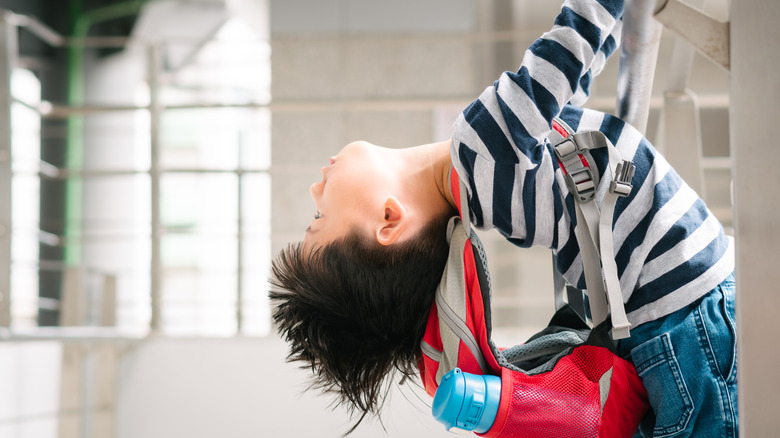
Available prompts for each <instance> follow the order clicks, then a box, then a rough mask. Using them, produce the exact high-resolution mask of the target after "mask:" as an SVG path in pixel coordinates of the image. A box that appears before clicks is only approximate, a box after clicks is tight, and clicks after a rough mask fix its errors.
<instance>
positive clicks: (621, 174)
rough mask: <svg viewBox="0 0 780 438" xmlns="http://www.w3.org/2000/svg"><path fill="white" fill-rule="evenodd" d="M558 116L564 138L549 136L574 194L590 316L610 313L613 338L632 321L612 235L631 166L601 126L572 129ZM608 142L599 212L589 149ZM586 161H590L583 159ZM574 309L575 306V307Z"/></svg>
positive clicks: (558, 288) (624, 335)
mask: <svg viewBox="0 0 780 438" xmlns="http://www.w3.org/2000/svg"><path fill="white" fill-rule="evenodd" d="M556 121H557V122H558V123H559V124H560V125H561V126H562V127H563V128H564V129H565V130H566V131H567V133H568V137H564V136H563V135H561V134H560V133H558V132H557V131H555V130H553V131H552V133H551V135H550V141H551V142H552V144H553V148H554V149H555V152H556V155H557V157H558V160H559V161H560V162H561V163H562V164H563V167H564V170H565V171H566V172H565V173H566V185H567V187H568V188H569V191H570V192H571V193H572V196H573V197H574V199H575V210H576V215H577V226H576V230H575V233H576V238H577V243H578V244H579V246H580V257H581V258H582V265H583V271H584V274H585V282H586V284H587V294H588V301H589V304H590V311H591V318H592V320H593V322H594V324H596V325H598V324H599V323H601V322H603V321H604V320H605V319H606V318H607V315H608V314H611V315H612V327H613V328H612V338H613V339H623V338H627V337H629V336H630V324H629V323H628V318H627V317H626V312H625V307H624V305H623V295H622V293H621V291H620V282H619V280H618V276H617V265H616V263H615V254H614V243H613V238H612V219H613V216H614V212H615V204H616V203H617V198H618V197H620V196H627V195H628V194H630V193H631V178H632V177H633V175H634V166H633V164H632V163H631V162H630V161H624V160H622V159H621V157H620V153H619V152H618V150H617V148H615V147H614V146H613V145H612V143H611V142H610V141H609V140H608V139H607V138H606V136H605V135H604V134H603V133H601V132H599V131H589V132H583V133H576V134H575V133H574V132H573V131H572V130H571V128H570V127H569V126H568V125H567V124H566V123H565V122H563V121H562V120H559V119H556ZM601 147H606V148H607V151H608V154H609V171H610V173H611V175H612V176H613V180H612V181H611V182H610V186H609V190H608V191H607V192H606V193H605V195H604V199H603V200H602V205H601V211H599V208H598V205H597V204H596V202H595V186H597V185H598V172H597V171H595V169H596V166H595V164H594V163H593V160H592V157H591V156H590V152H589V150H590V149H595V148H601ZM583 159H584V160H586V161H587V163H588V166H585V165H584V164H582V160H583ZM553 268H555V270H554V272H555V274H554V278H553V283H554V285H555V295H556V298H555V302H556V307H557V306H558V305H559V303H560V302H561V301H562V299H563V298H562V297H563V288H562V287H561V286H560V283H561V282H560V280H559V279H558V278H556V276H560V275H561V274H560V273H558V272H557V268H556V267H555V266H553ZM570 305H571V304H570ZM575 310H577V309H576V308H575Z"/></svg>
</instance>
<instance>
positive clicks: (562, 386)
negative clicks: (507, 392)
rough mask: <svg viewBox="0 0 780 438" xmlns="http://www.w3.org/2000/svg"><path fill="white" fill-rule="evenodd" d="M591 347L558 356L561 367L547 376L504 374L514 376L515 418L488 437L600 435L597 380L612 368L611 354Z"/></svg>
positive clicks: (510, 408)
mask: <svg viewBox="0 0 780 438" xmlns="http://www.w3.org/2000/svg"><path fill="white" fill-rule="evenodd" d="M590 348H591V347H581V348H575V349H574V351H573V352H571V354H569V355H567V356H566V357H563V358H561V359H560V360H559V362H558V364H559V365H561V366H556V368H555V369H553V370H552V371H550V372H547V373H544V374H537V375H535V376H523V375H521V374H517V373H512V372H505V373H503V375H502V379H504V378H510V379H512V400H511V402H510V405H509V406H508V417H509V418H511V421H507V422H505V423H504V425H503V428H502V430H501V431H497V430H496V431H492V432H493V433H490V432H489V433H488V434H487V435H488V436H491V437H498V438H510V437H528V438H537V437H538V438H549V437H558V438H575V437H576V438H583V437H597V436H598V432H599V427H600V425H601V401H600V397H601V396H600V392H599V385H598V379H599V378H600V377H601V375H602V374H603V373H604V372H606V371H607V370H608V369H609V366H611V357H610V354H609V353H608V352H607V351H606V350H602V351H594V350H592V349H590ZM588 350H589V351H588ZM602 356H603V357H602ZM585 360H587V361H594V360H595V361H596V366H593V364H592V363H591V364H590V365H589V366H585V367H584V368H583V367H582V365H583V364H584V361H585ZM583 369H584V370H586V371H584V372H583ZM596 374H598V375H596ZM494 433H497V434H495V435H494Z"/></svg>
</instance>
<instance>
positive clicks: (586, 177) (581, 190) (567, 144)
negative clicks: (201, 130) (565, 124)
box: [554, 138, 599, 204]
mask: <svg viewBox="0 0 780 438" xmlns="http://www.w3.org/2000/svg"><path fill="white" fill-rule="evenodd" d="M554 149H555V155H556V156H557V157H558V162H559V163H560V164H561V166H562V167H563V171H564V175H565V178H566V186H567V187H568V188H569V192H571V194H572V195H573V196H574V200H575V201H577V202H578V203H580V204H584V203H587V202H590V201H591V200H593V198H595V197H596V186H597V185H598V183H599V177H598V173H596V172H594V169H595V164H594V161H593V157H591V155H590V151H589V150H588V149H587V148H582V147H580V145H579V144H577V142H576V141H574V140H573V139H571V138H567V139H565V140H564V141H562V142H561V143H559V144H558V145H556V146H555V147H554ZM585 163H587V164H585Z"/></svg>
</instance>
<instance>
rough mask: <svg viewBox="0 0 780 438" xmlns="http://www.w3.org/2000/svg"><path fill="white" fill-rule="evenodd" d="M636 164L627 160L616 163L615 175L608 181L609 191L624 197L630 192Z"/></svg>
mask: <svg viewBox="0 0 780 438" xmlns="http://www.w3.org/2000/svg"><path fill="white" fill-rule="evenodd" d="M635 171H636V166H635V165H634V164H633V163H632V162H631V161H628V160H623V161H622V162H620V163H618V165H617V167H616V168H615V177H614V178H613V179H612V182H610V183H609V191H610V192H611V193H614V194H616V195H618V196H622V197H626V196H628V195H630V194H631V189H632V188H633V186H632V185H631V180H632V179H633V178H634V172H635Z"/></svg>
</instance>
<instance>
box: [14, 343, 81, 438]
mask: <svg viewBox="0 0 780 438" xmlns="http://www.w3.org/2000/svg"><path fill="white" fill-rule="evenodd" d="M61 367H62V348H61V346H60V345H59V344H58V343H55V342H41V343H6V344H0V438H54V437H56V436H57V428H58V424H59V421H60V418H61V412H60V391H59V390H60V369H61ZM66 415H67V414H66Z"/></svg>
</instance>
